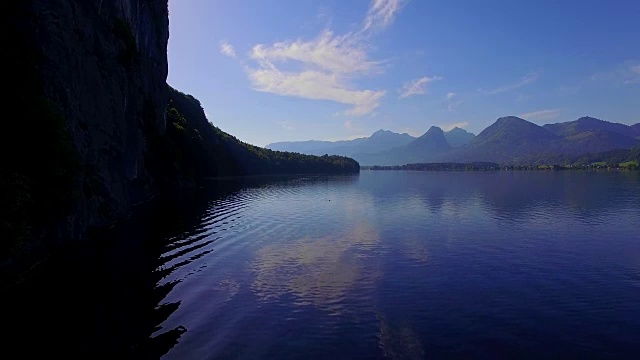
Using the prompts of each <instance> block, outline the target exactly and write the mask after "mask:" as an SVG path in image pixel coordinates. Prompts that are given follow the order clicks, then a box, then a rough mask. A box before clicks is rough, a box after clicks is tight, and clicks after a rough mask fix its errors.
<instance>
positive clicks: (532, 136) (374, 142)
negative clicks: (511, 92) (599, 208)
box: [267, 116, 640, 166]
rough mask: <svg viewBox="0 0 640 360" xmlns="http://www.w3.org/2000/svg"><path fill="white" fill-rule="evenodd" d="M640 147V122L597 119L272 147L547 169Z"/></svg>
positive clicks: (395, 161)
mask: <svg viewBox="0 0 640 360" xmlns="http://www.w3.org/2000/svg"><path fill="white" fill-rule="evenodd" d="M634 146H640V123H639V124H634V125H631V126H629V125H624V124H620V123H612V122H608V121H604V120H600V119H595V118H592V117H582V118H580V119H577V120H575V121H570V122H564V123H556V124H547V125H544V126H539V125H536V124H534V123H532V122H529V121H527V120H524V119H521V118H518V117H515V116H507V117H502V118H499V119H498V120H496V122H495V123H493V124H492V125H490V126H489V127H487V128H486V129H484V130H483V131H482V132H481V133H480V134H478V135H477V136H475V135H473V134H471V133H469V132H467V131H465V130H463V129H459V128H454V129H453V130H451V131H448V132H444V131H442V129H440V128H439V127H436V126H432V127H431V128H430V129H429V130H428V131H427V132H426V133H424V134H423V135H422V136H420V137H418V138H414V137H412V136H410V135H408V134H397V133H394V132H391V131H388V130H379V131H376V132H375V133H374V134H373V135H372V136H371V137H368V138H360V139H355V140H350V141H336V142H330V141H303V142H282V143H273V144H269V145H267V148H269V149H273V150H282V151H294V152H301V153H305V154H312V155H323V154H329V155H332V154H335V155H344V156H350V157H353V158H354V159H355V160H357V161H358V162H359V163H360V165H364V166H370V165H403V164H408V163H418V162H444V161H456V162H474V161H490V162H498V163H503V164H544V163H547V162H549V161H550V160H551V159H557V158H558V156H559V155H567V156H574V155H582V154H587V153H598V152H604V151H609V150H614V149H628V148H632V147H634Z"/></svg>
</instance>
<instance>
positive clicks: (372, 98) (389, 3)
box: [245, 0, 402, 115]
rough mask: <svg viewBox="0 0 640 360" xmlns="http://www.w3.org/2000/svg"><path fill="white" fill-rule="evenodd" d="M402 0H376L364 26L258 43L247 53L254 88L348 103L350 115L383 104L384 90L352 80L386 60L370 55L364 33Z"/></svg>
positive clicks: (389, 16)
mask: <svg viewBox="0 0 640 360" xmlns="http://www.w3.org/2000/svg"><path fill="white" fill-rule="evenodd" d="M401 5H402V1H400V0H374V1H372V2H371V4H370V6H369V11H368V12H367V15H366V18H365V20H364V23H363V29H362V30H361V31H360V32H358V33H355V34H354V33H347V34H345V35H335V34H334V33H333V32H331V31H330V30H325V31H323V32H322V33H320V35H319V36H318V37H316V38H315V39H312V40H303V39H297V40H295V41H291V40H290V41H281V42H276V43H274V44H271V45H265V44H257V45H255V46H254V47H253V49H252V50H251V53H250V54H249V56H250V58H251V59H252V60H254V61H255V65H254V66H247V67H245V69H246V72H247V75H248V76H249V79H250V80H251V82H252V84H253V88H254V89H255V90H256V91H262V92H267V93H271V94H276V95H281V96H292V97H298V98H304V99H313V100H329V101H334V102H337V103H340V104H345V105H350V106H351V108H350V109H348V110H347V111H345V112H344V113H345V114H348V115H365V114H369V113H371V112H372V111H373V110H375V109H376V108H377V107H378V106H380V99H381V98H382V97H383V96H384V95H385V93H386V91H383V90H377V89H359V88H358V87H357V86H356V84H355V83H354V80H355V79H357V78H358V77H364V76H371V75H375V74H379V73H381V72H382V67H381V65H382V63H383V62H382V61H374V60H371V59H370V57H369V54H368V52H367V50H368V49H369V47H368V46H367V44H366V43H365V41H366V39H367V36H365V35H364V32H365V31H366V30H368V29H370V28H372V29H373V28H384V27H386V26H388V25H389V24H391V23H392V22H393V19H394V17H395V15H396V14H397V12H398V10H400V8H401Z"/></svg>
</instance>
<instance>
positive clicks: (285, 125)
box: [278, 121, 295, 131]
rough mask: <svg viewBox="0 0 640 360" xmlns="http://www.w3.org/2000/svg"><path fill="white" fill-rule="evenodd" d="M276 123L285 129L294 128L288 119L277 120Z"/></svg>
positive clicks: (290, 129) (291, 129)
mask: <svg viewBox="0 0 640 360" xmlns="http://www.w3.org/2000/svg"><path fill="white" fill-rule="evenodd" d="M278 125H280V127H281V128H283V129H284V130H287V131H293V130H295V127H293V125H291V124H290V123H289V122H288V121H280V122H278Z"/></svg>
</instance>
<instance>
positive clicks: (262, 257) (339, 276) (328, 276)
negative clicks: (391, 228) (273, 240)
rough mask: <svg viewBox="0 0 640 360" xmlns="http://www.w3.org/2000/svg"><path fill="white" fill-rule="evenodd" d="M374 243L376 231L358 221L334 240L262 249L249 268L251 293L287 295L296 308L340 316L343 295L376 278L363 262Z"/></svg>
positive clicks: (309, 240)
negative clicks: (312, 306)
mask: <svg viewBox="0 0 640 360" xmlns="http://www.w3.org/2000/svg"><path fill="white" fill-rule="evenodd" d="M379 241H380V236H379V233H378V230H377V229H376V228H375V227H374V226H373V225H372V224H371V223H369V222H366V221H361V222H357V223H354V225H353V226H352V227H351V228H349V229H348V231H347V232H346V233H342V234H336V235H335V236H332V235H327V236H324V237H318V238H314V237H310V236H307V237H304V238H302V239H299V240H297V241H291V242H285V243H280V244H274V245H269V246H265V247H264V248H262V249H261V250H260V251H259V252H258V254H257V256H256V259H255V262H254V265H253V270H254V272H255V273H256V278H255V281H254V282H253V284H252V289H253V290H254V292H255V293H256V294H257V295H258V296H260V297H261V298H262V299H263V300H266V301H272V300H273V301H277V300H278V299H280V298H282V297H284V296H285V295H293V296H294V297H295V300H294V301H295V303H296V304H297V305H314V306H317V307H319V308H322V309H324V310H327V311H330V312H334V313H340V312H341V310H342V307H343V305H344V299H345V297H346V296H347V294H348V293H349V291H351V290H352V289H354V288H355V287H356V286H357V287H359V288H361V287H370V286H372V285H373V284H374V283H375V280H376V279H377V278H378V277H379V276H378V274H377V271H376V269H372V268H371V267H370V266H371V264H366V260H365V259H364V257H367V253H368V252H370V251H372V250H373V249H375V245H376V244H378V243H379Z"/></svg>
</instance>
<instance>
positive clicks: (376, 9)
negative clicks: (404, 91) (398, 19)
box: [362, 0, 404, 31]
mask: <svg viewBox="0 0 640 360" xmlns="http://www.w3.org/2000/svg"><path fill="white" fill-rule="evenodd" d="M403 3H404V1H402V0H372V1H371V4H370V5H369V10H368V11H367V16H366V17H365V19H364V22H363V24H362V30H363V31H366V30H369V29H375V28H379V29H384V28H385V27H387V26H389V25H391V24H392V23H393V20H394V18H395V16H396V14H397V13H398V11H400V9H401V8H402V5H403Z"/></svg>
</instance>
